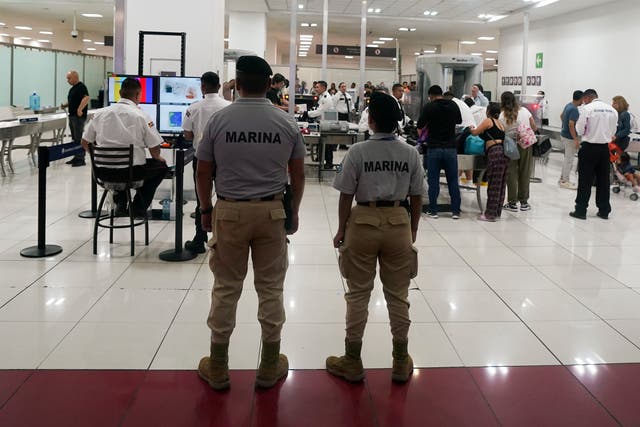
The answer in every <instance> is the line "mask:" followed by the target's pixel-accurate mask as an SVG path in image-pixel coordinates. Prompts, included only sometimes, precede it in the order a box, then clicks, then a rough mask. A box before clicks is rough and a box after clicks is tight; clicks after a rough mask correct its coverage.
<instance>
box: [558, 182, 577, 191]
mask: <svg viewBox="0 0 640 427" xmlns="http://www.w3.org/2000/svg"><path fill="white" fill-rule="evenodd" d="M558 185H559V186H560V188H565V189H567V190H575V189H577V188H578V186H577V185H575V184H574V183H573V182H571V181H560V183H559V184H558Z"/></svg>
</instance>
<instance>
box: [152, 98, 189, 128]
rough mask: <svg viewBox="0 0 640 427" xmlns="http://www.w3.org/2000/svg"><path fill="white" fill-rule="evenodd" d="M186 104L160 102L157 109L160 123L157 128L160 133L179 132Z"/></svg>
mask: <svg viewBox="0 0 640 427" xmlns="http://www.w3.org/2000/svg"><path fill="white" fill-rule="evenodd" d="M187 108H189V106H188V105H179V104H160V107H159V109H158V117H159V118H160V125H159V126H158V130H159V131H160V132H161V133H180V132H182V123H183V121H184V117H185V113H186V112H187Z"/></svg>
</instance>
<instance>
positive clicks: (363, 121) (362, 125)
mask: <svg viewBox="0 0 640 427" xmlns="http://www.w3.org/2000/svg"><path fill="white" fill-rule="evenodd" d="M358 131H359V132H363V133H364V132H369V107H367V108H365V109H364V111H363V112H362V114H361V115H360V122H359V123H358Z"/></svg>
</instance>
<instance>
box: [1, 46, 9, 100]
mask: <svg viewBox="0 0 640 427" xmlns="http://www.w3.org/2000/svg"><path fill="white" fill-rule="evenodd" d="M9 104H11V48H10V47H9V46H3V45H0V107H2V106H7V105H9Z"/></svg>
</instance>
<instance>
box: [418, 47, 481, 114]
mask: <svg viewBox="0 0 640 427" xmlns="http://www.w3.org/2000/svg"><path fill="white" fill-rule="evenodd" d="M482 68H483V62H482V58H478V57H476V56H467V55H422V56H419V57H418V58H416V72H417V74H418V92H419V94H420V99H421V103H420V109H422V106H423V105H424V104H425V103H426V101H427V91H428V90H429V87H431V86H433V85H439V86H440V87H442V90H443V91H445V92H446V91H448V90H450V91H451V92H453V94H454V95H455V96H456V98H460V97H462V95H464V94H470V93H471V87H472V86H473V85H474V84H477V83H480V82H481V81H482Z"/></svg>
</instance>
